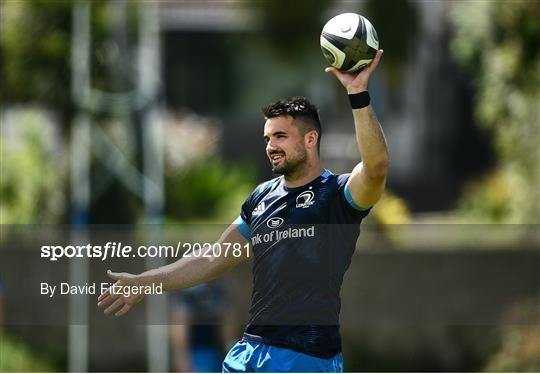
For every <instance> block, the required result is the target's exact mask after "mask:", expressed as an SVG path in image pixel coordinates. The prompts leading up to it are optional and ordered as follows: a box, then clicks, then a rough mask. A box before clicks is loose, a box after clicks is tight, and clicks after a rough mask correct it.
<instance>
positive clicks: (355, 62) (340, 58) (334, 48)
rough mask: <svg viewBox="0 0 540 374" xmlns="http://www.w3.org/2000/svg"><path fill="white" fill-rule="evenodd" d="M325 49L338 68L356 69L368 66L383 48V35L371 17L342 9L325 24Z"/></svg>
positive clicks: (330, 62) (324, 53)
mask: <svg viewBox="0 0 540 374" xmlns="http://www.w3.org/2000/svg"><path fill="white" fill-rule="evenodd" d="M321 49H322V51H323V55H324V57H325V58H326V60H327V61H328V63H329V64H330V65H332V66H334V67H335V68H337V69H339V70H341V71H345V72H354V71H358V70H360V69H362V68H364V67H366V66H367V65H368V64H369V63H370V62H371V61H372V60H373V58H374V57H375V54H376V53H377V50H378V49H379V38H378V37H377V32H376V31H375V28H374V27H373V25H372V24H371V22H369V21H368V20H367V18H365V17H363V16H361V15H359V14H356V13H342V14H339V15H337V16H335V17H334V18H332V19H331V20H329V21H328V22H326V24H325V25H324V27H323V29H322V32H321Z"/></svg>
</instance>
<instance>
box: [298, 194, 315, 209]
mask: <svg viewBox="0 0 540 374" xmlns="http://www.w3.org/2000/svg"><path fill="white" fill-rule="evenodd" d="M314 199H315V194H314V193H313V192H312V191H305V192H302V193H301V194H300V195H298V196H297V197H296V207H297V208H309V207H310V206H312V205H313V204H314V203H315V200H314Z"/></svg>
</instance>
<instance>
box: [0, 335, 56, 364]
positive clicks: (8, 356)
mask: <svg viewBox="0 0 540 374" xmlns="http://www.w3.org/2000/svg"><path fill="white" fill-rule="evenodd" d="M52 371H56V368H55V367H54V365H53V364H52V363H51V362H50V361H48V360H47V359H46V358H44V357H42V356H40V355H38V354H36V353H35V352H33V351H32V350H31V349H30V348H28V347H27V346H26V345H25V344H24V343H23V342H22V341H20V340H18V339H16V338H13V337H9V336H6V335H2V336H0V372H52Z"/></svg>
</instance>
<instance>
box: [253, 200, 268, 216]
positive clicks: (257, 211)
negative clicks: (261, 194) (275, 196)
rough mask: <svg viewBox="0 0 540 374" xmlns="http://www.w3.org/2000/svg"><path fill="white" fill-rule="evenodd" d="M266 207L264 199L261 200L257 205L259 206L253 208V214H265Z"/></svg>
mask: <svg viewBox="0 0 540 374" xmlns="http://www.w3.org/2000/svg"><path fill="white" fill-rule="evenodd" d="M264 209H265V206H264V201H261V202H260V203H259V205H257V207H256V208H255V209H253V212H251V215H252V216H260V215H261V214H263V212H264Z"/></svg>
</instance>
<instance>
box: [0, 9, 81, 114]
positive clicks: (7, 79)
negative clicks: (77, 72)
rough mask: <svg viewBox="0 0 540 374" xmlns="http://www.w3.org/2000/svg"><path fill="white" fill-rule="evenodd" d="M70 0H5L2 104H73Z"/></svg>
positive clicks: (0, 41) (1, 44)
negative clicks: (34, 102) (33, 102)
mask: <svg viewBox="0 0 540 374" xmlns="http://www.w3.org/2000/svg"><path fill="white" fill-rule="evenodd" d="M71 4H72V2H71V1H66V0H56V1H47V0H32V1H6V2H4V3H3V4H1V6H2V12H1V13H2V15H1V21H0V22H1V30H2V32H1V33H0V55H1V56H2V58H1V59H0V72H1V73H0V78H1V79H2V85H1V91H0V102H7V101H11V102H24V101H39V102H41V103H44V104H49V105H51V106H53V107H56V108H57V109H61V108H64V109H66V108H69V107H70V102H71V94H70V88H69V87H70V84H69V82H70V80H69V79H70V53H69V49H70V42H71V40H70V31H71Z"/></svg>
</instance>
